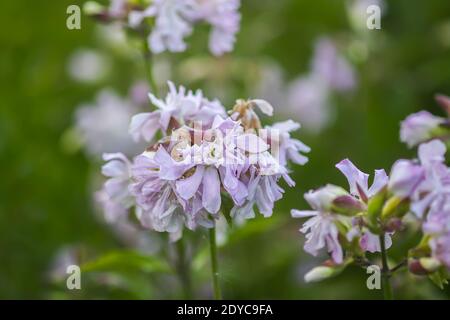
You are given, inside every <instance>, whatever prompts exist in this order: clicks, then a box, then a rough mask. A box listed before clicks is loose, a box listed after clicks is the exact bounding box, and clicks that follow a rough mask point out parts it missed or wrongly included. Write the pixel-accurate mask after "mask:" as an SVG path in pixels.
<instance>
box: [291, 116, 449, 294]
mask: <svg viewBox="0 0 450 320" xmlns="http://www.w3.org/2000/svg"><path fill="white" fill-rule="evenodd" d="M409 119H411V118H409ZM406 121H408V120H406ZM404 126H405V123H404V124H403V127H402V130H405V128H404ZM420 131H421V132H423V130H422V127H420ZM411 134H413V133H411ZM416 136H418V135H416ZM445 153H446V146H445V144H444V143H443V142H441V141H440V140H437V139H434V140H431V141H428V142H424V143H422V144H420V145H419V147H418V159H412V160H407V159H400V160H397V161H396V162H395V163H394V165H393V166H392V168H391V171H390V174H389V176H388V175H387V174H386V172H385V171H384V170H382V169H381V170H375V174H374V178H373V182H372V184H371V185H370V186H369V175H368V174H366V173H364V172H362V171H360V170H359V169H358V168H357V167H356V166H355V165H354V164H353V163H352V162H351V161H350V160H348V159H345V160H342V161H341V162H339V163H338V164H337V165H336V168H337V169H338V170H339V171H341V172H342V173H343V174H344V175H345V177H346V178H347V180H348V183H349V189H348V190H346V189H344V188H341V187H338V186H335V185H331V184H329V185H326V186H324V187H322V188H320V189H317V190H313V191H309V192H308V193H306V194H305V199H306V201H307V202H308V203H309V205H310V206H311V207H312V209H313V211H299V210H292V216H293V217H295V218H309V219H308V220H307V221H306V222H305V223H304V224H303V226H302V228H301V229H300V231H301V232H302V233H304V234H305V237H306V241H305V245H304V249H305V251H306V252H308V253H310V254H312V255H314V256H316V255H318V254H319V252H320V251H321V250H322V249H324V250H326V251H327V252H328V253H329V255H330V259H329V260H327V261H325V262H324V264H323V265H322V266H320V267H316V268H314V269H312V270H311V271H310V272H308V273H307V274H306V275H305V280H306V281H307V282H311V281H320V280H323V279H326V278H329V277H331V276H335V275H337V274H339V273H340V272H342V271H343V270H344V269H345V268H346V267H347V266H348V265H350V264H356V265H359V266H361V267H364V268H366V267H368V266H371V265H373V264H375V261H371V258H372V257H373V255H370V254H369V253H379V254H380V256H381V271H382V279H383V290H384V294H385V298H388V299H390V298H392V297H393V295H392V289H391V285H390V278H391V277H392V276H393V275H394V273H395V272H396V271H397V270H399V269H401V268H402V267H404V266H407V267H408V271H409V272H410V273H412V274H415V275H426V276H428V277H429V278H430V279H431V280H432V281H433V282H434V283H436V284H437V285H438V286H439V287H441V288H442V286H443V285H444V284H446V283H447V281H448V279H449V278H450V273H449V271H450V259H449V257H450V255H449V252H450V251H449V248H450V243H449V239H450V237H449V235H450V233H449V232H450V210H449V204H450V202H449V201H450V197H449V196H450V193H449V192H450V169H449V167H448V166H447V165H446V164H445ZM411 221H412V222H411ZM408 227H410V228H412V229H414V230H419V231H420V233H421V240H420V242H419V243H417V245H416V246H414V247H411V248H409V249H408V251H407V252H406V253H405V255H404V257H403V259H400V260H399V261H397V264H396V265H395V266H392V264H389V261H390V260H389V259H388V249H390V248H391V246H393V245H395V239H396V238H400V237H402V236H403V235H404V231H405V229H406V228H408Z"/></svg>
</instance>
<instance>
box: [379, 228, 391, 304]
mask: <svg viewBox="0 0 450 320" xmlns="http://www.w3.org/2000/svg"><path fill="white" fill-rule="evenodd" d="M380 247H381V263H382V269H381V276H382V281H383V294H384V300H393V299H394V296H393V293H392V287H391V283H390V280H389V278H390V276H391V275H390V271H389V266H388V262H387V253H386V244H385V233H384V232H383V233H382V234H381V235H380Z"/></svg>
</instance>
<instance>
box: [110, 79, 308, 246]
mask: <svg viewBox="0 0 450 320" xmlns="http://www.w3.org/2000/svg"><path fill="white" fill-rule="evenodd" d="M149 97H150V100H151V102H152V104H153V105H154V106H155V107H156V110H155V111H153V112H149V113H140V114H137V115H135V116H134V117H133V118H132V119H131V123H130V128H129V132H130V134H131V136H132V137H133V138H134V139H135V140H145V141H147V142H150V145H149V146H148V148H147V149H146V150H145V151H144V152H143V153H142V154H140V155H138V156H136V157H135V158H134V160H133V161H130V160H128V159H127V158H126V157H125V156H124V155H122V154H120V153H119V154H117V153H116V154H105V155H104V159H105V161H107V163H106V164H105V165H104V166H103V170H102V172H103V174H104V175H105V176H107V177H109V179H108V180H107V181H106V183H105V185H104V194H106V195H107V197H106V198H105V199H103V200H104V201H103V203H104V208H105V210H106V211H107V212H108V215H109V216H110V217H111V216H116V217H119V216H121V215H123V214H125V213H126V212H127V210H128V209H129V208H131V207H133V206H134V207H135V208H136V214H137V217H138V218H139V220H140V222H141V224H142V225H143V226H144V227H147V228H151V229H153V230H156V231H160V232H169V233H170V234H171V235H172V237H173V238H175V239H176V238H177V237H179V236H180V234H181V232H182V230H183V226H186V227H187V228H189V229H195V228H196V227H197V226H203V227H206V228H210V227H213V226H214V221H215V219H216V218H218V215H219V213H220V212H221V208H222V207H223V201H224V199H223V196H225V197H227V198H229V199H231V201H232V208H231V209H230V211H229V212H223V211H224V210H222V212H223V213H224V214H226V215H228V214H229V218H233V219H249V218H252V217H254V216H255V211H254V208H255V207H256V208H258V211H259V212H260V213H261V214H263V215H264V216H266V217H269V216H271V215H272V211H273V207H274V203H275V202H276V201H277V200H279V199H280V198H281V197H282V194H283V189H282V188H281V187H280V186H279V185H278V181H279V179H280V178H281V177H282V178H284V180H285V181H286V182H287V184H288V185H289V186H293V185H294V181H292V180H291V178H290V177H289V175H288V169H287V162H288V161H289V160H290V161H292V162H294V163H297V164H302V165H303V164H305V163H306V162H307V160H308V159H307V158H306V157H305V156H304V155H303V154H300V152H308V151H309V148H308V147H307V146H306V145H304V144H303V143H302V142H300V141H299V140H296V139H293V138H291V136H290V133H291V132H292V131H294V130H297V129H298V128H299V127H300V126H299V124H297V123H295V122H293V121H291V120H288V121H285V122H280V123H276V124H274V125H272V126H266V127H262V125H261V122H260V120H259V117H258V116H257V114H256V112H255V109H259V110H260V111H261V112H262V113H264V114H265V115H269V116H270V115H272V113H273V108H272V106H271V105H270V104H269V103H268V102H266V101H264V100H258V99H256V100H246V101H244V100H237V101H236V105H235V106H234V107H233V109H232V110H230V111H229V112H228V113H227V112H226V110H225V108H224V107H223V106H222V104H221V103H220V102H219V101H218V100H208V99H207V98H205V97H204V96H203V94H202V92H201V91H200V90H198V91H196V92H192V91H188V90H186V89H185V88H184V87H179V88H178V89H177V88H176V87H175V86H174V85H173V84H172V83H171V82H169V92H168V94H167V96H166V98H165V99H164V100H161V99H158V98H157V97H155V96H154V95H153V94H149ZM157 136H158V137H157ZM156 139H157V140H156ZM155 140H156V141H155ZM230 207H231V206H230Z"/></svg>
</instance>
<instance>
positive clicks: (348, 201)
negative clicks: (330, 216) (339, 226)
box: [331, 195, 365, 216]
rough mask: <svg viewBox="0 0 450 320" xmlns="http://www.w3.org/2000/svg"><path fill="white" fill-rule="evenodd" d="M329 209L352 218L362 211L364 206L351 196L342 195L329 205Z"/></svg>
mask: <svg viewBox="0 0 450 320" xmlns="http://www.w3.org/2000/svg"><path fill="white" fill-rule="evenodd" d="M331 208H332V210H333V211H334V212H337V213H340V214H343V215H346V216H354V215H355V214H357V213H359V212H361V211H363V210H364V209H365V206H364V205H363V204H362V203H361V201H359V200H358V199H356V198H355V197H352V196H351V195H344V196H338V197H336V198H335V199H334V200H333V202H332V205H331Z"/></svg>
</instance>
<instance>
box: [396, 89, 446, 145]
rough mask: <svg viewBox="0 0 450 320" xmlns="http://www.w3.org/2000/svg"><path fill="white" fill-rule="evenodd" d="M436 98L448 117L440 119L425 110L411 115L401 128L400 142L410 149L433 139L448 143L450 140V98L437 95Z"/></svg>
mask: <svg viewBox="0 0 450 320" xmlns="http://www.w3.org/2000/svg"><path fill="white" fill-rule="evenodd" d="M435 98H436V101H437V103H438V104H439V106H440V107H441V108H442V109H443V110H444V111H445V113H446V114H447V117H446V118H444V117H438V116H435V115H433V114H431V113H430V112H428V111H424V110H423V111H419V112H417V113H413V114H411V115H409V116H408V117H407V118H406V119H405V120H403V122H402V123H401V128H400V140H401V141H402V142H404V143H406V144H407V145H408V146H409V147H415V146H417V145H419V144H421V143H423V142H426V141H430V140H432V139H440V140H443V141H446V140H448V139H449V138H450V120H449V117H450V98H449V97H447V96H444V95H436V97H435Z"/></svg>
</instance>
